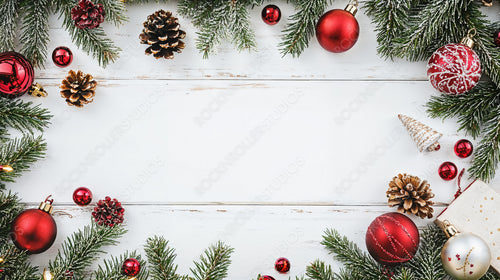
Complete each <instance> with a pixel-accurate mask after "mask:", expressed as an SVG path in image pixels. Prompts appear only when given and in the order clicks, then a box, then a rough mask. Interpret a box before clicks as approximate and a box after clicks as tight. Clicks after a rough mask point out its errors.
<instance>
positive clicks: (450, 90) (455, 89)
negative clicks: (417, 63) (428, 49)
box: [427, 29, 481, 95]
mask: <svg viewBox="0 0 500 280" xmlns="http://www.w3.org/2000/svg"><path fill="white" fill-rule="evenodd" d="M475 34H476V30H475V29H471V30H469V33H468V34H467V37H465V38H463V39H462V41H461V42H460V44H448V45H445V46H442V47H441V48H439V49H437V50H436V51H435V52H434V54H432V56H431V58H430V59H429V62H428V63H427V77H428V78H429V81H430V82H431V84H432V86H433V87H434V88H436V89H437V90H439V91H440V92H442V93H444V94H447V95H460V94H464V93H466V92H468V91H469V90H471V89H472V88H473V87H475V86H476V85H477V83H478V82H479V79H480V78H481V60H480V59H479V56H478V55H477V54H476V53H475V52H474V50H472V48H473V47H474V41H473V40H472V37H474V35H475Z"/></svg>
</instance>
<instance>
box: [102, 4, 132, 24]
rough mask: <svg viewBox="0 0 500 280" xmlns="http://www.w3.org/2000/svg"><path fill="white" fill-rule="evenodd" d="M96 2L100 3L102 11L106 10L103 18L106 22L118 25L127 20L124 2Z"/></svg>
mask: <svg viewBox="0 0 500 280" xmlns="http://www.w3.org/2000/svg"><path fill="white" fill-rule="evenodd" d="M96 3H100V4H102V6H103V7H104V11H106V14H105V16H104V19H105V20H106V21H107V22H112V23H113V24H114V25H115V26H120V25H122V24H124V23H125V22H126V21H128V17H127V14H126V13H127V8H126V7H125V3H124V2H122V1H120V0H97V1H96Z"/></svg>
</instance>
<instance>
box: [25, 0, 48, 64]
mask: <svg viewBox="0 0 500 280" xmlns="http://www.w3.org/2000/svg"><path fill="white" fill-rule="evenodd" d="M23 6H24V10H25V12H26V14H25V15H24V16H23V27H22V35H21V39H20V41H21V42H23V46H22V49H21V53H23V54H24V55H25V56H26V58H27V59H28V60H29V61H31V63H32V64H33V66H34V67H40V66H42V65H43V64H44V62H45V59H46V57H47V44H48V42H49V15H50V14H49V12H50V10H49V3H48V0H24V2H23Z"/></svg>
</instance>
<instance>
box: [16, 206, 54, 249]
mask: <svg viewBox="0 0 500 280" xmlns="http://www.w3.org/2000/svg"><path fill="white" fill-rule="evenodd" d="M51 213H52V200H49V199H48V198H47V200H45V202H42V203H41V204H40V206H39V207H38V209H28V210H25V211H23V212H21V213H20V214H19V215H18V216H17V217H16V218H15V219H14V222H12V228H11V232H10V235H11V238H12V241H13V242H14V244H15V245H16V246H17V248H19V249H21V250H26V251H28V252H29V253H31V254H38V253H42V252H44V251H46V250H47V249H49V248H50V246H52V244H53V243H54V240H56V236H57V225H56V222H55V221H54V218H52V215H51Z"/></svg>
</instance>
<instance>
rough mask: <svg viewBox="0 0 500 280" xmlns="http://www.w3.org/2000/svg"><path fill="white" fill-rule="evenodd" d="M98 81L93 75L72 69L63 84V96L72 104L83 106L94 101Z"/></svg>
mask: <svg viewBox="0 0 500 280" xmlns="http://www.w3.org/2000/svg"><path fill="white" fill-rule="evenodd" d="M96 87H97V82H96V81H95V80H94V78H93V77H92V75H90V74H84V73H83V72H82V71H80V70H78V72H76V73H75V71H73V70H70V71H69V72H68V76H67V77H66V79H64V80H63V81H62V84H61V96H62V97H63V98H65V99H66V102H67V103H68V105H70V106H77V107H83V105H85V104H88V103H91V102H92V101H94V95H95V89H96Z"/></svg>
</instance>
